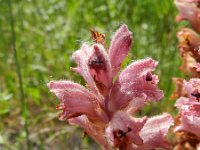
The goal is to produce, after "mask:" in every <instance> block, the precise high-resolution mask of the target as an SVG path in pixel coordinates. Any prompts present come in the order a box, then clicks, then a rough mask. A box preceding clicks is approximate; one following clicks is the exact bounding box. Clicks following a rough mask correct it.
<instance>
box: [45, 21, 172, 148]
mask: <svg viewBox="0 0 200 150" xmlns="http://www.w3.org/2000/svg"><path fill="white" fill-rule="evenodd" d="M95 41H97V42H96V43H94V44H93V45H88V44H87V43H83V45H82V46H81V48H80V49H79V50H77V51H76V52H74V53H73V56H72V57H73V59H74V60H75V61H76V63H77V65H78V66H77V68H72V70H74V71H76V72H77V73H79V74H80V75H81V76H82V77H83V78H84V80H85V81H86V87H87V88H86V87H84V86H82V85H80V84H77V83H74V82H72V81H65V80H63V81H51V82H49V83H48V87H49V89H50V91H51V92H53V93H54V94H55V95H56V96H57V97H58V99H59V100H60V105H59V106H58V107H57V109H61V110H62V112H61V113H60V116H59V118H60V119H61V120H67V121H68V122H69V123H70V124H72V125H79V126H80V127H81V128H83V129H84V131H85V132H86V134H87V135H89V136H90V137H91V138H93V139H94V140H95V141H96V142H97V143H99V144H100V145H101V146H102V148H104V149H108V150H109V149H114V148H116V149H121V150H132V149H135V150H143V149H154V148H157V147H158V148H169V146H170V145H169V144H168V142H167V140H166V135H167V133H168V129H169V128H170V126H171V125H173V119H172V117H171V116H170V115H169V114H167V113H164V114H162V115H160V116H154V117H151V118H148V117H146V116H145V117H142V118H136V117H133V115H134V114H135V113H136V112H137V111H138V110H139V109H141V108H142V107H143V106H145V105H146V104H147V103H148V102H150V101H159V100H160V99H161V98H162V97H163V92H162V91H161V90H160V89H159V88H158V87H157V84H158V77H157V75H155V74H153V73H152V72H153V71H154V69H155V67H156V66H157V64H158V62H156V61H155V60H153V59H151V58H146V59H143V60H139V61H135V62H132V63H131V64H130V65H128V66H127V67H126V68H125V69H124V70H122V71H120V67H121V64H122V61H123V60H124V58H125V57H126V56H127V54H128V52H129V50H130V48H131V45H132V33H131V32H130V31H129V30H128V28H127V26H126V25H122V26H121V27H120V28H119V29H118V30H117V32H116V33H115V34H114V36H113V38H112V41H111V44H110V47H109V48H108V49H107V48H106V46H105V44H102V43H105V41H103V42H98V41H99V40H98V39H97V40H95ZM100 41H102V39H101V40H100Z"/></svg>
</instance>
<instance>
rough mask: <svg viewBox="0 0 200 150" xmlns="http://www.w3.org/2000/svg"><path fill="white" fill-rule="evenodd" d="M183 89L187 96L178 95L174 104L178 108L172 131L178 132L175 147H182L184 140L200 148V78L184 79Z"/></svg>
mask: <svg viewBox="0 0 200 150" xmlns="http://www.w3.org/2000/svg"><path fill="white" fill-rule="evenodd" d="M184 89H185V91H186V92H187V97H180V98H179V99H178V100H177V101H176V104H175V107H177V108H178V110H179V117H178V119H179V121H178V123H177V126H176V127H175V129H174V131H175V132H178V131H184V132H178V134H177V135H178V136H177V137H178V139H179V141H181V142H179V144H178V145H177V146H176V147H175V149H184V148H183V147H184V144H183V143H184V141H193V142H190V144H191V145H190V146H191V147H194V148H196V149H198V148H200V144H199V141H200V102H199V101H200V79H199V78H193V79H190V80H189V82H186V81H184Z"/></svg>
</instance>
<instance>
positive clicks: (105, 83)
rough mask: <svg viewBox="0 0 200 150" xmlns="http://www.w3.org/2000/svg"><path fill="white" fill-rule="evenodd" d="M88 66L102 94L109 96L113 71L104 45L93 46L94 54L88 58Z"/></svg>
mask: <svg viewBox="0 0 200 150" xmlns="http://www.w3.org/2000/svg"><path fill="white" fill-rule="evenodd" d="M88 66H89V71H90V74H91V76H92V78H93V79H94V81H95V83H96V86H97V87H98V89H99V91H100V93H102V94H103V95H107V94H108V92H109V89H110V87H111V85H112V70H111V65H110V60H109V58H108V55H107V53H106V51H105V48H104V47H103V45H100V44H95V45H93V48H92V54H91V55H90V56H89V58H88Z"/></svg>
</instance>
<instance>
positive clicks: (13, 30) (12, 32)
mask: <svg viewBox="0 0 200 150" xmlns="http://www.w3.org/2000/svg"><path fill="white" fill-rule="evenodd" d="M8 5H9V15H10V28H11V35H12V49H13V51H14V57H15V65H16V72H17V77H18V80H19V90H20V99H21V115H22V119H23V122H24V130H25V134H26V144H27V149H28V150H30V149H31V147H30V140H29V131H28V124H27V110H26V103H25V97H24V90H23V80H22V75H21V68H20V63H19V60H18V54H17V50H16V45H15V44H16V37H15V29H14V28H15V24H14V18H13V11H12V0H9V1H8Z"/></svg>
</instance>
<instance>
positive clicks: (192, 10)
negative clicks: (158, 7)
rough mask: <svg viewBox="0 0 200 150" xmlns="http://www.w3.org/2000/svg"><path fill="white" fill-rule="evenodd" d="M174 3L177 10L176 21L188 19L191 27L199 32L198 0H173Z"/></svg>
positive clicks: (199, 13) (199, 12) (199, 11)
mask: <svg viewBox="0 0 200 150" xmlns="http://www.w3.org/2000/svg"><path fill="white" fill-rule="evenodd" d="M174 2H175V5H176V7H177V9H178V10H179V14H178V16H177V17H176V21H178V22H180V21H182V20H188V21H189V22H190V24H191V25H192V27H193V28H194V29H195V30H196V31H197V32H200V9H199V3H200V1H199V0H175V1H174Z"/></svg>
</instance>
